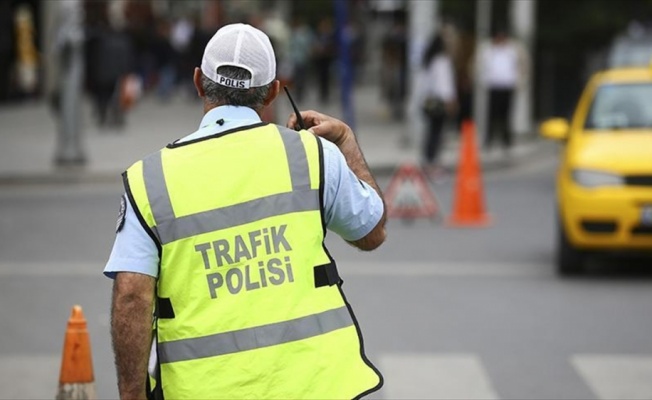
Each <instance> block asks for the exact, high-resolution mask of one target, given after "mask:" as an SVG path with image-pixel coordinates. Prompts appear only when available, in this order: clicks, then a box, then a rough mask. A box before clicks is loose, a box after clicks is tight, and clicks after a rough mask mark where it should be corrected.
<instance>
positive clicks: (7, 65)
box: [0, 1, 16, 103]
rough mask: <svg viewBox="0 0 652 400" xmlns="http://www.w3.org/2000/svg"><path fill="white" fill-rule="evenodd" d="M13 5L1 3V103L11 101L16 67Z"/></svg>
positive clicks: (5, 2) (6, 2)
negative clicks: (14, 68) (12, 79)
mask: <svg viewBox="0 0 652 400" xmlns="http://www.w3.org/2000/svg"><path fill="white" fill-rule="evenodd" d="M11 6H12V3H11V2H9V1H0V103H3V102H5V101H7V100H9V96H10V93H11V77H12V75H13V74H12V73H11V72H12V70H13V66H14V61H15V60H16V56H15V38H14V35H15V33H14V25H13V15H12V13H11Z"/></svg>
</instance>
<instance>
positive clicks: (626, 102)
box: [584, 83, 652, 130]
mask: <svg viewBox="0 0 652 400" xmlns="http://www.w3.org/2000/svg"><path fill="white" fill-rule="evenodd" d="M584 128H585V129H590V130H614V129H652V83H629V84H607V85H603V86H601V87H600V88H598V90H597V91H596V93H595V97H594V98H593V103H592V104H591V108H590V110H589V115H588V117H587V118H586V123H585V126H584Z"/></svg>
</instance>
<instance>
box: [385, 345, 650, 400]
mask: <svg viewBox="0 0 652 400" xmlns="http://www.w3.org/2000/svg"><path fill="white" fill-rule="evenodd" d="M379 361H380V362H379V368H380V369H381V371H382V372H383V376H384V378H385V385H384V387H383V389H382V391H381V392H380V393H379V394H378V395H377V396H374V398H377V399H397V400H398V399H442V400H443V399H446V400H455V399H459V400H462V399H477V400H497V399H501V398H503V397H501V393H500V390H499V389H500V388H498V387H496V385H494V384H493V383H492V381H491V379H490V377H489V374H488V369H489V368H490V367H491V366H490V365H487V364H486V363H484V362H483V360H482V359H481V358H480V357H479V356H477V355H475V354H402V353H394V354H382V355H381V356H380V359H379ZM568 362H569V363H570V364H571V366H572V367H573V369H574V370H575V371H576V372H577V374H578V376H580V379H581V380H582V381H583V383H584V384H585V385H586V386H588V387H589V388H590V390H591V392H592V393H593V395H594V398H595V399H598V400H619V399H622V400H638V399H651V398H652V355H624V354H576V355H572V356H571V357H569V359H568ZM516 379H518V377H514V380H516ZM520 397H521V398H541V396H537V394H536V393H522V396H520ZM561 398H564V397H563V395H562V397H561Z"/></svg>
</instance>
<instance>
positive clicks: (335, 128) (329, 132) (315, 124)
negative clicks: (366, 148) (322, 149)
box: [287, 110, 353, 147]
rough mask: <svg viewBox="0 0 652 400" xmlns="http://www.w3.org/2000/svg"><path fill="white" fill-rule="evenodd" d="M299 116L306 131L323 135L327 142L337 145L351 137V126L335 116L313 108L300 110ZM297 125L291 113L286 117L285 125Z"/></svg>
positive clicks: (294, 115)
mask: <svg viewBox="0 0 652 400" xmlns="http://www.w3.org/2000/svg"><path fill="white" fill-rule="evenodd" d="M301 118H303V122H304V124H305V125H306V129H307V130H308V131H310V132H312V133H314V134H315V135H317V136H321V137H323V138H324V139H326V140H328V141H329V142H332V143H335V145H337V146H338V147H340V146H341V145H342V144H343V143H344V142H345V141H346V140H348V139H349V138H350V137H353V131H352V130H351V128H349V126H348V125H347V124H345V123H344V122H342V121H340V120H339V119H337V118H333V117H331V116H328V115H326V114H322V113H319V112H317V111H313V110H310V111H302V112H301ZM297 125H298V120H297V116H296V114H294V113H292V114H291V115H290V117H289V118H288V122H287V127H288V128H290V129H294V127H295V126H297Z"/></svg>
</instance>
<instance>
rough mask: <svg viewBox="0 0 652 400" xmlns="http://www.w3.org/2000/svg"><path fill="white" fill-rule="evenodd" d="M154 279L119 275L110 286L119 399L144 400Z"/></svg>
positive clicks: (137, 275) (128, 274)
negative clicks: (111, 287) (111, 290)
mask: <svg viewBox="0 0 652 400" xmlns="http://www.w3.org/2000/svg"><path fill="white" fill-rule="evenodd" d="M155 282H156V280H155V279H154V278H153V277H151V276H148V275H144V274H138V273H131V272H119V273H118V274H117V275H116V278H115V281H114V283H113V301H112V305H111V338H112V341H113V352H114V355H115V364H116V369H117V373H118V390H119V393H120V398H121V399H123V400H124V399H145V398H146V393H145V382H146V379H147V362H148V358H149V350H150V346H151V341H152V311H153V307H154V286H155Z"/></svg>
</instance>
